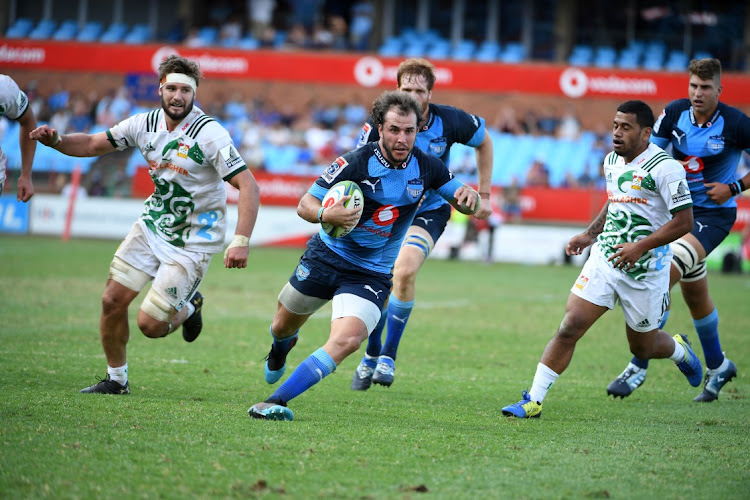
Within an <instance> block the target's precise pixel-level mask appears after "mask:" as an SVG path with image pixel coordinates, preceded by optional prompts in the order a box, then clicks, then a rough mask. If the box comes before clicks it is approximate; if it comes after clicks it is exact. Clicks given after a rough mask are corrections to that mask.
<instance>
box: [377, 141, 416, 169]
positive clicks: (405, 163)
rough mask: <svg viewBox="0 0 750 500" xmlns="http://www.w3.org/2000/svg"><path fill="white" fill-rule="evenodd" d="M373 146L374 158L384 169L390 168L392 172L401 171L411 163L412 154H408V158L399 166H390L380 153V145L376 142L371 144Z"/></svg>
mask: <svg viewBox="0 0 750 500" xmlns="http://www.w3.org/2000/svg"><path fill="white" fill-rule="evenodd" d="M373 144H374V145H375V148H374V149H375V158H377V159H378V161H379V162H380V164H381V165H383V166H384V167H385V168H390V169H394V170H403V169H405V168H406V167H407V165H409V162H410V161H411V157H412V153H409V156H407V157H406V160H404V162H403V163H402V164H400V165H391V163H390V162H389V161H388V160H386V159H385V155H383V152H382V151H380V145H379V144H378V143H377V142H374V143H373Z"/></svg>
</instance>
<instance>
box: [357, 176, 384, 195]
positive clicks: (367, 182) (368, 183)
mask: <svg viewBox="0 0 750 500" xmlns="http://www.w3.org/2000/svg"><path fill="white" fill-rule="evenodd" d="M371 179H372V180H370V179H364V180H362V181H361V184H364V185H366V186H370V187H371V188H372V192H373V193H374V192H375V186H377V185H378V183H379V182H380V178H372V177H371Z"/></svg>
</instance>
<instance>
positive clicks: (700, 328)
mask: <svg viewBox="0 0 750 500" xmlns="http://www.w3.org/2000/svg"><path fill="white" fill-rule="evenodd" d="M693 325H695V331H696V332H698V338H699V339H700V341H701V347H703V357H704V358H706V367H707V368H709V369H711V370H715V369H716V368H718V367H719V366H720V365H721V363H722V361H724V353H722V352H721V343H719V313H718V312H717V311H716V308H714V310H713V311H711V314H709V315H708V316H706V317H705V318H701V319H694V320H693Z"/></svg>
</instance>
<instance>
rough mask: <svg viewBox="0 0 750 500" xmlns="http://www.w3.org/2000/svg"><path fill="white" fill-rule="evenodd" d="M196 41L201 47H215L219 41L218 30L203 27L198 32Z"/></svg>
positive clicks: (211, 27)
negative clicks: (198, 41)
mask: <svg viewBox="0 0 750 500" xmlns="http://www.w3.org/2000/svg"><path fill="white" fill-rule="evenodd" d="M198 40H200V42H201V45H203V46H205V47H210V46H212V45H216V43H217V42H218V40H219V29H218V28H215V27H213V26H204V27H202V28H200V29H199V30H198Z"/></svg>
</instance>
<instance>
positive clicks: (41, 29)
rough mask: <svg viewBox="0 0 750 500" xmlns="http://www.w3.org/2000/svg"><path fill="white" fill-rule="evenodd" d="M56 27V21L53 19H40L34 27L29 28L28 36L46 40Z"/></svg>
mask: <svg viewBox="0 0 750 500" xmlns="http://www.w3.org/2000/svg"><path fill="white" fill-rule="evenodd" d="M56 27H57V21H54V20H52V19H42V20H41V21H39V24H37V25H36V27H35V28H34V29H33V30H31V33H29V38H31V39H33V40H46V39H48V38H50V37H51V36H52V35H53V34H54V32H55V28H56Z"/></svg>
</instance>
